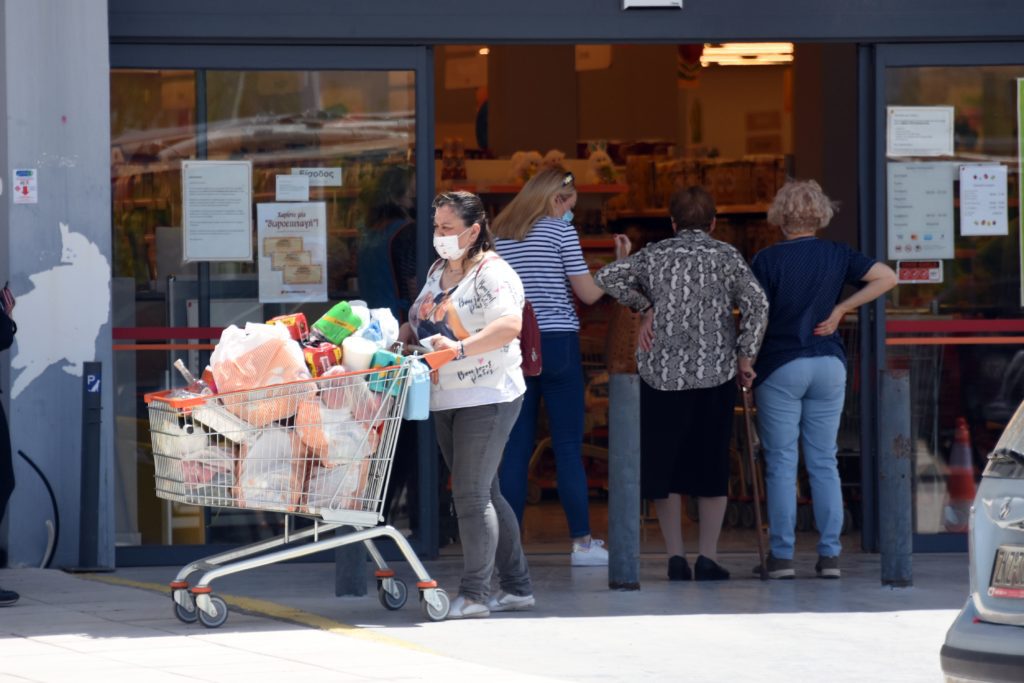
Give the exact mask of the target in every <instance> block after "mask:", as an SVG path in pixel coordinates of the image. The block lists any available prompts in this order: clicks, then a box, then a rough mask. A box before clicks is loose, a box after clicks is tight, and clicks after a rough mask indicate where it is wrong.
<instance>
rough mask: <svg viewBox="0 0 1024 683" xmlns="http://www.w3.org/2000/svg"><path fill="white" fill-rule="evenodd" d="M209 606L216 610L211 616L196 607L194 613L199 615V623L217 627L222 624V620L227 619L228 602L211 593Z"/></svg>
mask: <svg viewBox="0 0 1024 683" xmlns="http://www.w3.org/2000/svg"><path fill="white" fill-rule="evenodd" d="M210 607H212V608H213V609H214V611H215V612H216V614H215V615H214V616H212V617H211V616H210V615H209V614H207V613H206V612H204V611H203V610H201V609H198V608H197V609H196V613H197V614H198V615H199V623H201V624H202V625H203V626H205V627H206V628H217V627H218V626H222V625H223V624H224V622H225V621H227V620H228V604H227V603H226V602H224V600H223V599H222V598H220V597H219V596H216V595H211V596H210Z"/></svg>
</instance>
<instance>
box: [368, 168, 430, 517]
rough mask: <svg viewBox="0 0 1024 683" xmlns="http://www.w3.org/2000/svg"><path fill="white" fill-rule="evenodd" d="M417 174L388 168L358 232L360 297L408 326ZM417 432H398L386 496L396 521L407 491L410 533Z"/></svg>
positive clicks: (387, 510)
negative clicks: (402, 496) (400, 499)
mask: <svg viewBox="0 0 1024 683" xmlns="http://www.w3.org/2000/svg"><path fill="white" fill-rule="evenodd" d="M414 188H415V176H414V173H413V169H412V168H411V167H410V166H406V165H398V166H387V167H385V168H384V170H383V171H381V173H380V176H379V177H378V179H377V182H376V183H375V184H374V185H373V187H372V189H371V191H370V192H369V193H368V197H367V202H368V204H369V214H368V216H367V225H366V228H365V229H364V230H362V231H360V234H359V258H358V268H359V270H358V272H359V280H358V282H359V295H360V297H361V298H362V299H363V300H364V301H366V303H367V305H368V306H369V307H370V308H388V309H390V310H391V312H392V313H393V314H394V316H395V319H396V320H398V321H400V322H404V321H405V319H406V318H407V314H408V311H409V304H410V303H411V302H412V298H413V296H415V294H416V292H417V288H416V220H415V218H414V216H413V214H414V207H415V206H416V197H415V192H414ZM417 431H418V430H417V429H416V425H412V424H408V423H406V424H403V425H402V428H401V429H400V430H398V441H397V443H396V444H395V457H394V460H393V461H392V465H391V476H390V478H389V479H388V488H387V491H386V492H385V495H384V510H383V515H384V519H385V520H388V522H389V523H391V522H393V521H396V519H395V518H396V516H397V514H398V512H399V507H398V501H399V498H400V496H401V494H402V491H403V490H404V491H405V503H406V505H405V507H406V514H407V515H408V521H409V529H410V530H411V532H412V533H413V534H415V533H416V531H417V530H418V528H419V495H418V493H419V492H418V487H417V481H418V477H417V471H418V465H419V463H418V461H417V454H418V450H417V435H418V434H417Z"/></svg>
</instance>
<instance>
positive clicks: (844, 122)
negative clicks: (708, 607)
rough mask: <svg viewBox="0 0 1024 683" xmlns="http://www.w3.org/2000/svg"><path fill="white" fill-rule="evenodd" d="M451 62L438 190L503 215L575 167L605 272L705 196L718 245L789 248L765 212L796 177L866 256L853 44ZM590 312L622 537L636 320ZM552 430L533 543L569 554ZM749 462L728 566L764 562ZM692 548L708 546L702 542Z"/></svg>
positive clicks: (856, 403)
mask: <svg viewBox="0 0 1024 683" xmlns="http://www.w3.org/2000/svg"><path fill="white" fill-rule="evenodd" d="M434 64H435V78H434V83H435V85H434V95H435V125H434V129H435V138H436V151H435V155H436V160H435V178H436V187H437V189H438V190H441V189H447V188H459V189H467V190H470V191H473V192H476V193H478V194H480V195H481V196H482V197H483V198H484V201H485V203H486V204H487V205H488V206H489V208H490V210H491V212H492V215H493V214H494V213H496V212H498V211H500V210H501V208H502V207H503V206H504V205H505V204H507V202H508V201H509V200H510V199H511V198H512V197H513V196H514V194H515V193H516V192H517V191H518V189H519V188H520V187H521V185H522V183H523V182H524V180H525V178H527V177H529V175H531V174H532V173H533V172H535V171H536V169H537V168H539V167H543V166H544V165H547V164H560V165H562V166H564V167H565V168H566V169H567V170H569V171H572V172H573V173H574V175H575V177H576V183H577V187H578V190H579V200H578V203H577V205H576V208H575V210H574V214H575V217H574V220H573V223H574V225H575V227H576V228H577V230H578V232H579V237H580V243H581V246H582V250H583V254H584V258H585V260H586V262H587V264H588V265H589V266H590V268H591V270H592V271H593V270H596V269H597V268H599V267H601V266H602V265H604V264H606V263H608V262H610V261H611V260H612V259H613V258H614V254H613V249H612V236H613V235H614V234H616V233H625V234H627V235H629V237H630V239H631V240H632V241H633V243H634V246H635V248H639V247H642V246H643V245H644V244H647V243H649V242H652V241H655V240H658V239H661V238H663V237H665V236H667V235H669V234H670V227H669V221H668V218H667V208H666V207H667V203H668V199H669V197H670V196H671V194H672V193H673V191H674V190H676V189H679V188H682V187H686V186H689V185H703V186H705V187H707V188H708V189H709V190H710V191H711V193H712V194H713V196H714V197H715V200H716V204H717V207H718V228H717V231H716V234H715V237H717V238H718V239H721V240H723V241H726V242H729V243H731V244H733V245H735V246H736V247H737V248H738V249H739V250H740V251H741V252H742V253H743V254H744V256H746V257H747V258H748V259H750V258H752V257H753V255H754V254H755V253H757V251H759V250H760V249H762V248H764V247H765V246H767V245H769V244H772V243H773V242H775V241H776V240H777V239H779V234H778V229H777V228H775V227H774V226H771V225H769V224H768V223H767V222H766V220H765V213H766V210H767V208H768V205H769V203H770V201H771V199H772V197H773V196H774V193H775V190H776V189H777V188H778V187H779V186H780V185H781V183H782V182H783V181H784V179H785V177H786V176H797V177H801V178H814V179H817V180H818V181H819V182H820V183H821V184H822V186H823V187H824V189H825V191H826V192H827V193H828V194H829V195H830V196H831V197H832V198H833V199H835V200H837V201H838V202H840V204H841V210H840V211H839V212H838V214H837V216H836V218H835V219H834V221H833V223H832V224H831V225H830V226H829V228H828V229H827V230H826V231H824V233H823V235H822V236H823V237H825V238H828V239H832V240H837V241H842V242H847V243H849V244H851V245H853V246H855V247H856V246H859V244H858V243H859V239H858V227H857V226H858V204H857V182H858V179H857V169H858V148H857V131H858V122H857V106H856V103H857V49H856V46H855V45H853V44H840V45H815V44H798V45H796V46H794V45H793V44H790V43H781V44H752V43H748V44H735V45H725V46H712V45H700V44H697V45H664V44H663V45H619V44H616V45H575V46H574V45H543V46H541V45H491V46H488V45H448V46H439V47H437V48H435V61H434ZM576 308H577V312H578V315H579V319H580V345H581V351H582V355H583V364H584V369H585V392H584V404H585V436H584V444H583V458H584V462H585V465H586V471H587V477H588V482H589V486H590V517H591V527H592V532H593V535H594V536H595V537H597V538H607V536H606V534H607V448H608V438H607V437H608V434H607V431H608V400H607V383H608V375H609V373H616V372H633V371H635V361H634V360H633V352H634V349H635V343H634V340H635V332H636V321H635V319H634V317H633V316H632V315H631V314H629V313H628V312H627V311H626V310H625V309H622V308H620V307H619V306H618V305H617V304H615V303H614V302H612V301H610V300H609V299H608V298H607V297H606V298H605V299H603V300H601V301H600V302H599V303H597V304H595V305H592V306H585V305H583V304H582V303H581V302H579V301H578V300H577V301H576ZM842 333H843V338H844V341H845V344H846V348H847V354H848V357H849V368H850V372H849V385H848V389H847V400H846V409H845V412H844V414H843V421H842V427H841V433H840V443H839V446H840V451H839V465H840V470H841V474H842V478H843V482H844V499H845V503H846V513H847V514H846V524H845V526H844V533H845V535H844V538H843V542H844V546H845V547H846V548H847V550H848V551H851V550H854V549H857V548H860V547H861V546H862V542H861V539H860V528H861V526H862V519H863V509H864V500H865V498H866V497H870V495H871V490H872V489H873V483H874V481H873V474H872V475H871V476H869V477H865V476H864V473H865V464H864V462H863V459H862V458H861V453H862V448H861V443H862V439H861V424H860V419H859V416H860V412H861V392H860V373H861V361H860V359H861V354H860V346H861V342H860V337H861V334H860V326H859V324H858V321H857V318H856V316H852V317H851V318H849V319H848V320H847V321H846V322H845V324H844V326H843V328H842ZM738 418H739V416H738ZM545 421H546V417H545V415H544V411H543V410H542V411H541V417H540V418H539V423H538V437H537V442H536V445H535V451H534V457H533V459H532V461H531V466H530V476H529V484H528V492H529V493H528V504H527V506H526V509H525V514H524V523H523V527H524V529H523V533H524V537H525V539H526V542H527V547H528V550H530V551H533V552H551V553H555V554H561V553H564V552H567V549H568V548H569V532H568V525H567V522H566V516H565V514H564V513H563V511H562V508H561V505H560V503H559V500H558V494H557V490H556V486H557V472H556V470H555V467H554V458H553V453H552V452H551V448H550V439H549V438H548V436H547V430H546V424H545ZM741 423H742V420H741V419H737V422H736V429H737V431H738V430H739V429H740V425H741ZM739 453H740V451H739V448H738V443H737V448H736V453H735V455H736V457H735V458H734V468H733V470H734V476H733V481H732V482H731V484H730V504H729V507H728V511H727V517H726V523H725V526H726V529H725V531H724V533H723V542H722V549H723V550H724V551H729V550H742V551H750V550H752V549H753V548H754V547H755V545H754V536H753V533H752V531H751V529H752V528H753V520H754V514H753V506H752V505H751V504H750V501H749V486H748V482H749V473H747V472H745V471H744V468H742V467H741V466H740V459H739ZM867 471H869V472H870V471H871V470H870V469H868V470H867ZM799 496H800V507H799V523H798V528H799V530H800V532H801V534H800V538H799V540H798V547H799V548H801V549H804V550H813V548H814V544H815V540H816V533H815V532H814V531H813V524H814V523H813V515H812V512H811V505H810V498H809V496H810V492H809V488H808V487H807V485H806V481H805V478H804V477H803V476H802V477H801V483H800V491H799ZM690 518H691V520H695V518H696V506H695V505H692V506H691V509H690ZM686 534H687V544H688V548H690V549H692V548H693V547H695V545H694V544H695V542H696V529H695V528H688V529H687V532H686ZM661 548H662V540H661V535H660V531H659V529H658V526H657V520H656V519H655V516H654V512H653V506H651V509H650V510H647V509H646V508H645V510H644V512H643V549H644V550H645V551H650V552H661Z"/></svg>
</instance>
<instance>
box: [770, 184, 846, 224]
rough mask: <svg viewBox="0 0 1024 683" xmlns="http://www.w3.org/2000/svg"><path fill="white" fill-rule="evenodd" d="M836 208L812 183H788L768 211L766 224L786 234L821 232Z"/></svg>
mask: <svg viewBox="0 0 1024 683" xmlns="http://www.w3.org/2000/svg"><path fill="white" fill-rule="evenodd" d="M837 208H838V205H837V204H836V203H835V202H833V201H832V200H831V199H829V198H828V196H827V195H826V194H825V193H824V192H823V191H822V189H821V185H818V183H817V182H815V181H813V180H787V181H786V184H785V185H783V186H782V189H780V190H779V191H778V192H777V193H776V194H775V199H774V200H773V201H772V205H771V208H769V209H768V222H769V223H774V224H775V225H777V226H779V227H780V228H782V231H783V232H785V233H794V232H805V231H810V230H820V229H821V228H824V227H825V226H826V225H828V223H829V221H831V220H832V216H833V214H834V213H835V211H836V209H837Z"/></svg>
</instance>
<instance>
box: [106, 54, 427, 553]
mask: <svg viewBox="0 0 1024 683" xmlns="http://www.w3.org/2000/svg"><path fill="white" fill-rule="evenodd" d="M200 76H202V77H200ZM200 101H202V103H203V104H204V105H205V111H206V118H205V120H203V121H200V120H199V118H198V117H199V112H200V108H199V107H198V106H197V103H198V102H200ZM415 109H416V102H415V80H414V73H413V72H412V71H207V72H205V73H201V74H200V72H196V71H193V70H153V69H116V70H113V71H112V72H111V178H112V184H113V196H112V202H113V206H112V209H113V226H112V230H113V245H114V246H113V263H112V270H113V291H114V311H115V318H116V320H115V326H116V327H119V328H136V327H143V328H144V327H164V326H167V325H170V326H188V325H195V324H196V321H195V315H194V308H195V304H194V294H193V295H188V294H182V292H183V291H184V290H185V289H187V287H186V285H189V286H191V287H194V285H191V284H190V283H194V280H195V277H196V265H195V264H185V263H182V261H181V253H182V228H181V222H182V200H181V174H180V163H181V161H182V160H185V159H203V158H207V159H246V160H251V161H252V162H253V188H252V191H253V202H254V205H255V204H257V203H260V202H273V201H275V199H276V197H275V186H276V180H275V176H277V175H279V174H291V173H292V169H295V168H318V167H324V168H332V169H340V175H341V182H340V184H338V185H326V186H320V185H314V186H312V187H311V188H310V201H311V202H324V203H325V204H326V213H327V239H328V246H327V252H328V263H327V278H328V280H327V282H328V297H329V301H327V302H312V301H311V302H305V303H302V304H299V305H294V306H289V307H287V308H286V307H285V306H283V305H275V306H262V305H260V304H259V302H258V300H257V297H258V295H257V286H256V280H255V269H256V266H255V264H254V263H249V262H244V263H211V264H210V273H211V279H212V280H213V283H214V285H215V286H216V285H217V284H218V283H221V284H224V285H225V290H224V291H230V292H231V293H230V295H226V296H228V297H229V298H225V299H219V300H218V299H215V300H214V301H213V302H212V305H211V316H212V318H213V319H212V321H211V324H212V325H214V326H215V327H222V326H225V325H228V324H231V323H238V324H243V323H244V322H246V321H247V320H252V321H255V322H261V321H262V320H265V319H267V318H269V317H272V316H273V315H279V314H282V313H287V312H292V311H302V312H304V313H306V315H307V317H308V318H309V319H310V320H313V319H316V318H317V317H319V316H320V315H321V314H322V313H323V312H324V311H325V310H326V309H327V308H328V307H329V306H330V305H331V303H333V302H335V301H337V300H341V299H354V298H367V299H369V298H371V297H375V296H376V293H377V290H378V289H379V287H380V283H378V282H367V283H365V285H364V283H363V282H362V281H361V280H363V279H366V278H368V277H369V276H368V275H366V273H367V272H376V271H375V270H374V269H367V268H366V267H365V266H364V268H363V269H360V261H361V260H367V261H370V260H378V262H380V263H383V264H384V265H385V267H386V266H388V265H392V264H393V263H394V261H393V259H394V255H395V253H396V252H395V251H393V250H394V249H395V248H397V249H398V250H399V251H400V252H402V251H404V250H406V249H407V247H408V236H409V235H414V227H413V228H412V229H410V228H409V227H408V226H414V225H415V224H414V222H413V218H412V215H411V214H412V212H411V210H410V205H409V200H410V199H411V198H412V197H415V193H416V188H415V176H414V174H413V173H412V171H411V169H412V166H411V164H412V155H413V151H414V147H415V142H416V141H415ZM389 169H398V170H397V171H394V172H397V173H398V175H400V176H401V177H402V178H403V180H404V181H406V182H405V187H404V188H403V190H402V192H401V194H400V195H399V196H395V197H391V195H390V194H388V197H389V199H388V202H387V206H386V208H385V209H384V210H383V212H382V208H381V206H380V196H381V191H382V190H381V189H382V187H384V186H385V185H388V183H386V182H384V181H383V180H382V179H383V178H385V177H387V176H388V174H389ZM394 172H391V173H394ZM395 207H398V208H397V209H396V208H395ZM253 215H254V216H255V215H256V208H255V206H254V207H253ZM385 218H386V219H387V220H385ZM382 220H383V221H384V224H383V227H382V226H381V223H380V221H382ZM395 220H401V224H400V225H399V226H398V228H394V227H391V222H393V221H395ZM379 234H386V235H387V236H388V237H387V239H386V240H385V241H386V244H385V245H384V247H383V249H376V251H374V250H373V249H371V248H370V247H371V246H372V245H373V244H376V242H375V241H374V239H367V238H368V237H375V236H377V235H379ZM379 241H380V240H377V242H379ZM361 248H362V249H364V251H365V252H366V253H365V257H366V258H365V259H363V258H362V257H361V255H360V249H361ZM389 250H391V251H389ZM254 253H256V251H255V250H254ZM414 253H415V249H414V248H413V249H408V254H404V255H403V258H407V257H408V256H410V255H413V254H414ZM403 263H404V261H403ZM394 268H395V272H396V273H400V272H404V271H403V270H401V268H400V267H399V264H394ZM413 268H415V262H414V261H413ZM413 272H415V271H414V270H413ZM168 278H173V279H172V280H170V281H169V279H168ZM228 284H230V287H228V286H227V285H228ZM395 287H396V289H394V291H393V292H392V294H393V296H390V297H385V299H386V300H387V301H388V302H386V303H382V304H380V305H390V302H391V301H401V299H402V291H401V287H399V286H398V285H397V284H396V285H395ZM246 288H248V289H246ZM249 290H251V291H249ZM240 292H241V294H240ZM190 296H191V297H192V298H191V299H190V298H189V297H190ZM282 309H284V310H282ZM158 341H165V342H166V341H180V340H158ZM122 346H123V347H126V348H119V349H118V350H117V353H116V354H115V365H116V367H115V374H116V377H115V379H116V382H117V404H116V412H117V428H116V433H117V444H118V445H117V452H118V457H117V460H118V473H117V477H116V479H117V488H118V493H117V510H118V512H117V531H118V537H117V540H118V543H121V544H128V545H137V544H140V543H142V544H170V543H174V544H181V543H209V542H230V543H238V542H245V541H251V540H256V539H259V538H264V537H266V536H268V535H271V534H275V533H278V532H279V527H280V517H279V516H278V515H271V514H262V513H252V512H241V513H240V512H238V511H229V512H219V511H217V510H213V511H209V510H204V509H200V508H194V507H190V506H184V505H177V504H175V505H170V504H168V503H165V502H164V501H160V500H158V499H157V498H156V497H155V493H154V488H153V464H152V456H151V453H150V449H149V433H148V419H147V418H148V416H147V411H146V407H145V405H144V403H143V402H142V397H143V395H144V394H145V393H146V392H149V391H156V390H161V389H165V388H168V387H169V386H172V385H174V384H180V381H181V380H180V378H178V377H177V373H174V372H172V371H170V363H171V362H173V361H174V360H175V359H176V358H179V357H180V358H183V359H185V360H186V364H188V365H189V366H190V367H191V369H192V370H193V371H194V372H195V371H198V370H199V369H200V368H198V367H196V365H197V363H198V353H197V350H196V349H194V348H193V349H189V348H182V349H172V350H171V351H166V350H153V351H147V350H140V349H139V348H137V345H135V344H124V345H122Z"/></svg>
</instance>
